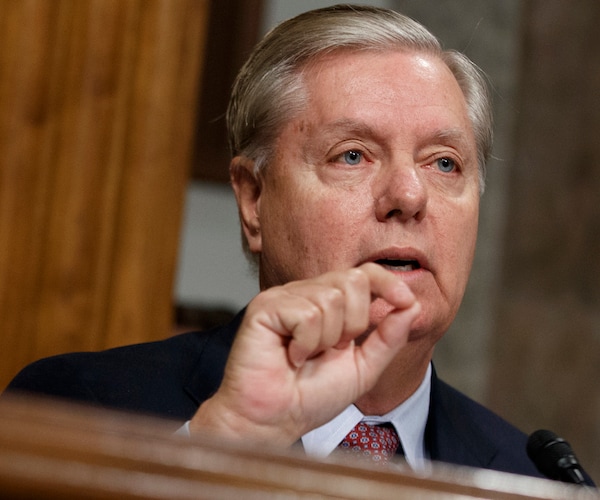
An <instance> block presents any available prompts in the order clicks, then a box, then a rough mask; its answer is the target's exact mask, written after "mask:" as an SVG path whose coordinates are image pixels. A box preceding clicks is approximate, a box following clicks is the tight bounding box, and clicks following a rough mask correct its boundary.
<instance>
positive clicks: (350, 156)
mask: <svg viewBox="0 0 600 500" xmlns="http://www.w3.org/2000/svg"><path fill="white" fill-rule="evenodd" d="M340 158H341V159H343V160H344V161H345V162H346V163H347V164H348V165H358V164H359V163H360V162H361V160H362V158H363V154H362V153H361V152H360V151H356V150H355V149H351V150H350V151H346V152H345V153H343V154H342V155H341V156H340Z"/></svg>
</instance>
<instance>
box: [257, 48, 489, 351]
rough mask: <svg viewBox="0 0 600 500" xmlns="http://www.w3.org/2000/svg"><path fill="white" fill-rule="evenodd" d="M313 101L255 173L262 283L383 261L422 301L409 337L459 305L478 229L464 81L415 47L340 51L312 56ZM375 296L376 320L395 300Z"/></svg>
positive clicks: (426, 331)
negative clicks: (264, 167)
mask: <svg viewBox="0 0 600 500" xmlns="http://www.w3.org/2000/svg"><path fill="white" fill-rule="evenodd" d="M305 80H306V88H307V90H308V96H309V100H308V105H307V107H306V109H305V111H304V112H303V113H302V114H301V115H300V116H298V117H297V118H295V119H294V120H292V121H291V122H290V123H288V124H287V126H286V127H285V128H284V129H283V131H282V133H281V135H280V136H279V139H278V142H277V144H276V148H275V151H276V154H275V158H274V159H273V161H272V162H271V163H270V164H269V165H268V167H267V170H266V171H265V173H264V174H263V175H261V177H260V180H259V188H260V191H257V195H256V199H255V205H254V206H253V207H251V210H250V211H252V212H253V213H255V214H256V216H257V218H256V221H255V224H256V227H255V228H254V229H255V231H254V232H252V233H250V232H248V233H247V236H248V239H249V246H250V249H251V250H252V251H254V252H259V253H260V278H261V286H262V288H266V287H270V286H274V285H280V284H284V283H286V282H289V281H292V280H299V279H303V278H309V277H314V276H317V275H320V274H322V273H324V272H326V271H330V270H340V269H347V268H350V267H354V266H358V265H360V264H362V263H365V262H368V261H374V262H378V263H380V264H381V265H382V266H384V267H386V268H388V269H390V270H391V271H393V272H394V273H396V274H397V276H398V279H402V280H404V281H405V282H406V283H407V284H408V285H409V286H410V288H411V289H412V291H413V292H414V293H415V295H416V297H417V298H418V300H419V301H420V302H421V306H422V311H421V314H420V316H419V318H418V320H417V321H416V323H415V324H414V329H413V332H412V338H413V339H416V338H419V337H421V336H422V335H428V336H429V338H430V339H431V338H432V337H433V338H434V339H437V338H438V337H439V336H440V335H442V334H443V333H444V332H445V330H446V329H447V327H448V326H449V324H450V323H451V321H452V320H453V318H454V315H455V314H456V311H457V309H458V307H459V304H460V301H461V300H462V296H463V293H464V289H465V286H466V283H467V279H468V274H469V271H470V267H471V262H472V259H473V253H474V248H475V240H476V233H477V219H478V206H479V185H478V166H477V151H476V146H475V140H474V135H473V131H472V128H471V124H470V122H469V119H468V117H467V110H466V104H465V101H464V97H463V95H462V92H461V90H460V88H459V87H458V84H457V82H456V80H455V79H454V77H453V76H452V74H451V72H450V71H449V70H448V68H447V67H446V66H445V65H444V64H443V62H441V61H440V60H439V59H437V58H435V57H432V56H429V55H424V54H418V53H399V52H386V53H382V54H377V53H363V54H357V53H351V52H341V53H337V54H334V55H331V56H328V57H327V58H325V59H322V60H320V61H319V62H318V63H316V64H314V65H312V66H310V67H309V68H308V69H307V71H306V75H305ZM389 308H390V306H389V305H388V304H386V303H385V302H383V301H382V300H381V299H378V300H376V301H375V302H374V303H373V304H372V305H371V320H372V322H373V323H374V324H375V323H377V322H378V321H379V320H380V319H381V318H382V317H383V315H385V314H386V313H387V312H388V311H389Z"/></svg>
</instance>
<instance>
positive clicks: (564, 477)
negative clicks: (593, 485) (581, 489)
mask: <svg viewBox="0 0 600 500" xmlns="http://www.w3.org/2000/svg"><path fill="white" fill-rule="evenodd" d="M527 455H528V456H529V458H530V459H531V461H532V462H533V463H534V464H535V465H536V467H537V468H538V470H539V471H540V472H541V473H542V474H543V475H544V476H546V477H548V478H550V479H556V480H559V481H564V482H568V483H576V484H582V483H583V482H584V478H583V475H582V474H581V471H582V468H581V466H580V465H579V462H578V461H577V458H576V457H575V453H573V450H572V449H571V446H570V445H569V443H567V442H566V441H565V440H564V439H562V438H560V437H558V436H557V435H556V434H554V432H552V431H547V430H544V429H541V430H539V431H535V432H534V433H533V434H531V436H529V439H528V441H527Z"/></svg>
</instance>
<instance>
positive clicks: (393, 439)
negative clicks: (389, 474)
mask: <svg viewBox="0 0 600 500" xmlns="http://www.w3.org/2000/svg"><path fill="white" fill-rule="evenodd" d="M399 445H400V439H399V438H398V434H397V433H396V430H395V429H394V427H393V426H392V425H391V424H383V425H372V424H367V423H365V422H359V423H358V424H356V425H355V426H354V428H353V429H352V430H351V431H350V432H349V433H348V434H347V435H346V437H345V438H344V439H343V441H342V442H341V443H340V444H339V449H340V450H341V451H342V452H344V453H346V454H352V455H356V456H357V457H361V458H364V459H369V460H371V461H373V462H375V463H386V462H387V461H388V460H389V459H390V458H391V457H393V456H394V454H395V453H396V450H397V449H398V446H399Z"/></svg>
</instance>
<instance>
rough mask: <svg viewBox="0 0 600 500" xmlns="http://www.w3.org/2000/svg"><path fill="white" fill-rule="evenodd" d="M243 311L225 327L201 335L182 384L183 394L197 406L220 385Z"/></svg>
mask: <svg viewBox="0 0 600 500" xmlns="http://www.w3.org/2000/svg"><path fill="white" fill-rule="evenodd" d="M244 312H245V309H244V310H242V311H241V312H239V313H238V314H237V315H236V317H235V318H234V319H233V320H232V321H231V322H230V323H228V324H227V325H224V326H221V327H216V328H213V329H211V330H209V331H207V332H205V333H204V332H203V333H201V334H199V335H201V344H200V346H199V349H198V351H199V352H198V357H197V359H196V362H195V363H194V365H193V366H192V367H191V373H190V376H189V377H188V378H187V382H186V383H185V384H184V389H185V392H186V393H187V394H188V396H190V398H192V400H193V401H194V402H195V403H196V405H197V406H200V404H202V403H203V402H204V401H205V400H206V399H208V398H209V397H211V396H212V395H213V394H214V393H215V392H216V391H217V389H218V388H219V386H220V385H221V381H222V380H223V373H224V370H225V364H226V362H227V357H228V356H229V351H230V350H231V345H232V343H233V339H234V338H235V334H236V332H237V330H238V328H239V326H240V323H241V321H242V318H243V316H244Z"/></svg>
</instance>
